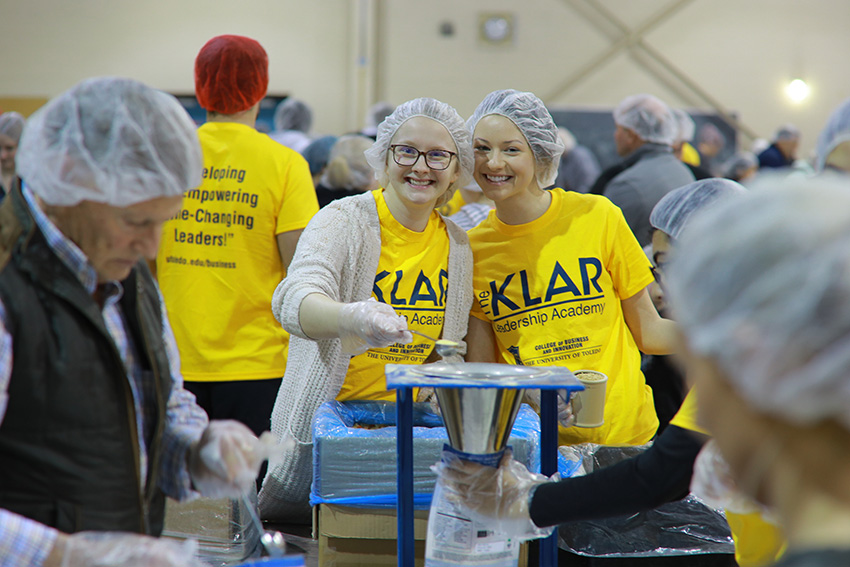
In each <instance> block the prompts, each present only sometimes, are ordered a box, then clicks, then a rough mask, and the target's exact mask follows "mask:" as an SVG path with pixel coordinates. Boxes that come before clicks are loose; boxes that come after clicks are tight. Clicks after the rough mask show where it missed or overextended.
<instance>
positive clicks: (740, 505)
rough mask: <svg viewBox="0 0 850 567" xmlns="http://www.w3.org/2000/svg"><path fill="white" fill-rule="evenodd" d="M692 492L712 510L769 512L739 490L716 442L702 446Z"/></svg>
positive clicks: (695, 469) (746, 512)
mask: <svg viewBox="0 0 850 567" xmlns="http://www.w3.org/2000/svg"><path fill="white" fill-rule="evenodd" d="M691 492H693V493H694V494H695V495H696V496H698V497H699V498H700V499H701V500H702V501H703V502H705V503H706V504H708V505H709V506H711V507H712V508H717V509H720V508H723V509H726V510H729V511H730V512H735V513H737V514H750V513H752V512H764V511H765V510H766V509H765V507H764V506H762V505H761V504H759V503H758V502H756V501H755V500H753V499H752V498H750V497H749V496H747V495H746V494H744V493H743V492H741V490H740V489H739V488H738V485H737V484H736V483H735V480H734V479H733V478H732V473H731V471H730V470H729V465H728V464H727V463H726V460H725V459H724V458H723V455H722V454H720V450H719V448H718V447H717V443H716V442H715V441H714V440H713V439H712V440H710V441H709V442H708V443H706V444H705V445H704V446H703V448H702V450H701V451H700V452H699V455H697V458H696V461H694V475H693V477H692V478H691Z"/></svg>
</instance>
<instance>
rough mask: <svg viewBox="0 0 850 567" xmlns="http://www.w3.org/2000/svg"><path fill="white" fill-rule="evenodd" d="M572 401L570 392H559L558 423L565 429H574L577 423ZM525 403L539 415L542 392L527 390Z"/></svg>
mask: <svg viewBox="0 0 850 567" xmlns="http://www.w3.org/2000/svg"><path fill="white" fill-rule="evenodd" d="M570 400H572V394H571V393H570V392H567V391H566V390H558V423H559V424H561V425H562V426H563V427H572V426H573V425H575V423H576V418H575V415H573V406H572V404H571V403H570ZM523 401H524V402H525V403H527V404H528V405H530V406H531V407H532V408H533V409H534V411H536V412H537V413H538V414H539V413H540V390H537V389H535V390H526V391H525V397H524V398H523Z"/></svg>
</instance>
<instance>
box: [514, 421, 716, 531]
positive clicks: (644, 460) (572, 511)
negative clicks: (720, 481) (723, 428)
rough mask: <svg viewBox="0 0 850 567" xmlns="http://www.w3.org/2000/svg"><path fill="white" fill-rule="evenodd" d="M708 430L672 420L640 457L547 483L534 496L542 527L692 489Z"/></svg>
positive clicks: (534, 515) (630, 509)
mask: <svg viewBox="0 0 850 567" xmlns="http://www.w3.org/2000/svg"><path fill="white" fill-rule="evenodd" d="M707 440H708V437H707V436H706V435H702V434H700V433H697V432H695V431H690V430H688V429H683V428H681V427H677V426H675V425H671V426H669V427H667V429H665V430H664V432H663V433H662V434H661V435H660V436H659V437H658V438H657V439H656V440H655V442H654V443H653V444H652V446H651V447H650V448H649V449H647V450H646V451H644V452H643V453H641V454H640V455H637V456H635V457H632V458H630V459H626V460H624V461H621V462H619V463H617V464H615V465H611V466H609V467H606V468H604V469H599V470H596V471H594V472H592V473H591V474H588V475H585V476H579V477H575V478H566V479H563V480H561V481H560V482H553V483H549V484H543V485H541V486H539V487H538V488H537V490H535V492H534V495H533V496H532V499H531V510H530V512H531V519H532V520H533V521H534V523H535V524H537V525H538V526H540V527H545V526H553V525H556V524H564V523H567V522H576V521H581V520H594V519H599V518H607V517H610V516H619V515H623V514H634V513H636V512H640V511H643V510H649V509H651V508H655V507H657V506H660V505H661V504H665V503H667V502H671V501H673V500H679V499H681V498H684V497H685V496H687V495H688V492H689V487H690V483H691V476H692V475H693V470H694V460H696V457H697V454H698V453H699V451H700V449H701V448H702V446H703V444H704V443H705V442H706V441H707Z"/></svg>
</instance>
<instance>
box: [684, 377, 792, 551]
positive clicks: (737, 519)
mask: <svg viewBox="0 0 850 567" xmlns="http://www.w3.org/2000/svg"><path fill="white" fill-rule="evenodd" d="M696 397H697V396H696V391H695V390H693V389H691V391H690V392H688V395H687V396H686V397H685V400H684V401H683V402H682V406H681V407H680V408H679V411H678V412H676V415H674V416H673V419H671V420H670V425H675V426H677V427H681V428H682V429H688V430H690V431H697V432H699V433H704V434H706V435H708V432H707V431H706V430H704V429H703V428H701V427H700V426H699V425H697V419H696V417H697V415H696ZM726 521H727V522H728V523H729V530H730V531H731V532H732V539H733V540H734V542H735V560H736V561H737V562H738V565H740V567H761V566H762V565H772V564H773V563H774V562H775V561H776V560H777V559H779V557H780V556H781V555H782V553H783V552H784V551H785V539H784V538H783V536H782V531H781V530H780V529H779V527H778V526H776V525H775V524H771V523H770V522H767V521H765V520H764V519H763V518H762V517H761V515H760V514H759V513H758V512H753V513H750V514H736V513H735V512H730V511H729V510H726Z"/></svg>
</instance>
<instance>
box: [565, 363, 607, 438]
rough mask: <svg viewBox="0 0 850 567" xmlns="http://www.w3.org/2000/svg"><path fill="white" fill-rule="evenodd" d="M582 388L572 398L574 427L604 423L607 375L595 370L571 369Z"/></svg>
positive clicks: (595, 425) (594, 425) (597, 425)
mask: <svg viewBox="0 0 850 567" xmlns="http://www.w3.org/2000/svg"><path fill="white" fill-rule="evenodd" d="M573 374H575V377H576V378H578V381H579V382H581V383H582V384H583V385H584V390H582V391H581V392H576V393H575V395H574V396H573V399H572V405H573V415H575V419H576V423H575V424H576V427H599V426H600V425H602V424H603V423H605V387H606V386H607V384H608V377H607V376H606V375H605V374H603V373H601V372H597V371H595V370H573Z"/></svg>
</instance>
